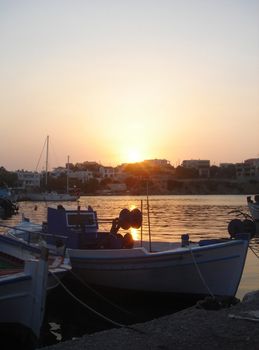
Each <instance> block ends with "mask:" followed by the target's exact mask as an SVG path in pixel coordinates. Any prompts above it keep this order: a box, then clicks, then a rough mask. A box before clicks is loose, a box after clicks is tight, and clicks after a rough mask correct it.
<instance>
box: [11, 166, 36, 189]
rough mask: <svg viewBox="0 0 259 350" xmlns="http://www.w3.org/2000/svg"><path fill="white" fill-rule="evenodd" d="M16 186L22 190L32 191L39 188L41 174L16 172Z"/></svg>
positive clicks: (23, 171)
mask: <svg viewBox="0 0 259 350" xmlns="http://www.w3.org/2000/svg"><path fill="white" fill-rule="evenodd" d="M16 174H17V177H18V186H19V187H21V188H23V189H32V188H39V187H40V180H41V174H39V173H37V172H36V171H34V172H33V171H26V170H18V171H16Z"/></svg>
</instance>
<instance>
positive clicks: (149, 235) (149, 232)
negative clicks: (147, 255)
mask: <svg viewBox="0 0 259 350" xmlns="http://www.w3.org/2000/svg"><path fill="white" fill-rule="evenodd" d="M147 222H148V237H149V251H150V252H151V251H152V249H151V231H150V215H149V197H148V180H147Z"/></svg>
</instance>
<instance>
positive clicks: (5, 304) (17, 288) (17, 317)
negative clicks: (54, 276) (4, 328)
mask: <svg viewBox="0 0 259 350" xmlns="http://www.w3.org/2000/svg"><path fill="white" fill-rule="evenodd" d="M46 283H47V262H46V260H44V261H43V260H40V261H37V260H34V261H33V260H32V261H27V262H26V263H25V267H24V271H22V270H21V271H20V272H5V270H3V271H2V270H1V276H0V323H1V324H10V325H11V326H15V325H19V326H22V327H24V328H25V329H27V330H30V331H31V332H32V333H31V334H32V335H33V336H34V338H35V339H39V337H40V331H41V326H42V323H43V317H44V311H45V298H46Z"/></svg>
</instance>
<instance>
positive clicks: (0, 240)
mask: <svg viewBox="0 0 259 350" xmlns="http://www.w3.org/2000/svg"><path fill="white" fill-rule="evenodd" d="M1 226H2V227H7V228H9V230H8V231H7V232H6V233H3V234H0V254H8V255H11V256H13V257H15V258H16V259H19V260H21V261H26V260H28V259H35V258H36V259H38V258H39V257H40V254H41V250H42V248H43V247H45V246H46V242H45V241H44V238H43V237H42V233H41V232H39V231H38V229H37V228H38V225H37V224H32V223H30V222H27V221H25V220H23V221H22V222H21V223H20V224H19V230H18V231H16V230H14V229H13V228H12V227H9V226H6V225H1ZM15 231H16V234H14V232H15ZM31 232H32V235H31V234H30V233H31ZM48 269H49V273H48V281H47V290H48V291H50V290H52V289H53V288H55V287H56V286H57V285H58V284H59V280H60V279H62V278H63V277H64V276H65V274H66V273H67V272H68V271H70V270H71V263H70V259H69V257H68V256H66V255H65V249H64V246H62V247H55V249H52V250H50V251H49V255H48Z"/></svg>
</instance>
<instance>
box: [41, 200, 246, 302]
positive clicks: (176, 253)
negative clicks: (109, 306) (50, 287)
mask: <svg viewBox="0 0 259 350" xmlns="http://www.w3.org/2000/svg"><path fill="white" fill-rule="evenodd" d="M47 215H48V216H47V222H46V223H44V224H43V225H42V227H41V225H38V227H37V231H39V230H40V229H42V233H47V234H48V235H47V236H46V240H47V242H48V245H49V246H51V245H53V240H54V241H55V240H56V238H55V236H56V235H60V236H61V235H62V236H63V237H64V242H66V247H67V251H68V254H69V257H70V260H71V264H72V270H73V271H74V272H75V273H76V274H77V275H78V276H80V277H81V278H82V279H83V280H84V281H86V282H87V283H89V284H92V285H95V286H98V287H106V288H111V289H115V290H117V291H118V290H120V291H123V290H124V291H134V292H155V293H172V294H178V295H182V296H184V295H185V296H193V295H195V296H204V295H213V296H228V297H232V296H234V295H235V293H236V291H237V288H238V285H239V282H240V279H241V276H242V272H243V268H244V264H245V260H246V254H247V249H248V236H249V235H242V234H241V235H236V236H233V237H231V238H229V239H216V240H215V239H212V240H201V241H199V242H197V243H194V242H191V241H190V240H189V236H188V235H183V236H182V241H181V242H178V243H166V242H152V245H151V242H134V241H133V239H132V236H131V235H130V234H129V233H126V234H125V235H124V236H123V235H122V234H121V233H119V229H120V228H122V229H126V230H128V229H129V228H130V227H134V228H140V227H141V224H142V213H141V212H140V211H138V210H137V209H133V210H132V211H131V212H130V211H129V210H127V209H123V210H122V211H121V212H120V215H119V217H118V218H116V219H115V220H113V225H112V228H111V230H110V232H108V231H106V232H103V231H101V230H99V224H98V219H97V213H96V211H94V210H93V209H92V208H88V209H86V210H81V209H80V207H78V208H77V209H75V210H66V209H65V208H63V207H61V206H59V208H50V207H49V208H48V214H47ZM35 231H36V227H35Z"/></svg>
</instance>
